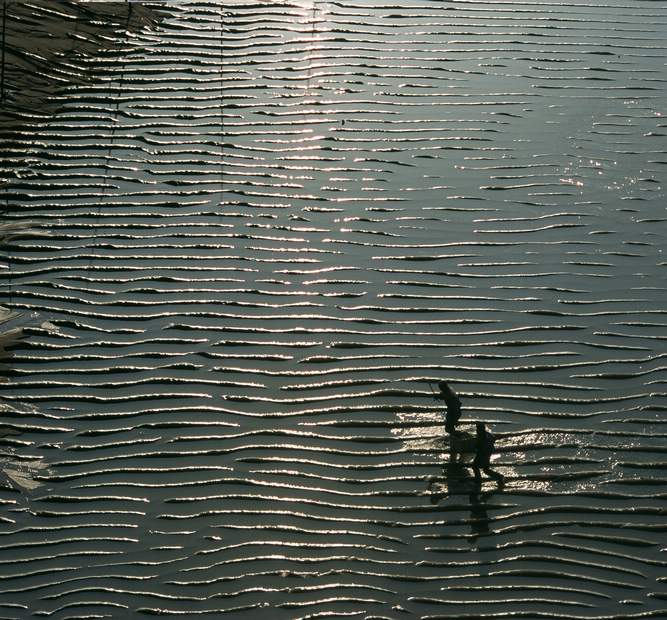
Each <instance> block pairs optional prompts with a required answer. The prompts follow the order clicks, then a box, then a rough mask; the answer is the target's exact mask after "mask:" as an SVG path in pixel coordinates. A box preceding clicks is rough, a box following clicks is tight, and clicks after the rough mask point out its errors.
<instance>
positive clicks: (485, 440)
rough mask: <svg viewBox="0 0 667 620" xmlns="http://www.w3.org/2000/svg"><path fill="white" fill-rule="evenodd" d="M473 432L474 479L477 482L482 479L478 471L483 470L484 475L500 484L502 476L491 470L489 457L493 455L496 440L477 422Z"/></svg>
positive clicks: (482, 424)
mask: <svg viewBox="0 0 667 620" xmlns="http://www.w3.org/2000/svg"><path fill="white" fill-rule="evenodd" d="M475 430H476V436H475V459H474V460H473V462H472V467H473V470H474V472H475V478H476V479H477V480H479V479H480V478H481V477H482V475H481V474H480V473H479V470H480V469H483V470H484V473H485V474H487V475H488V476H490V477H491V478H493V479H494V480H498V481H499V482H502V481H503V479H504V478H503V475H502V474H499V473H498V472H495V471H493V470H492V469H491V455H492V454H493V447H494V444H495V441H496V438H495V437H494V436H493V435H492V434H491V433H489V432H488V431H487V430H486V426H485V425H484V423H483V422H477V424H476V425H475Z"/></svg>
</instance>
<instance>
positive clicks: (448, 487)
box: [429, 462, 502, 544]
mask: <svg viewBox="0 0 667 620" xmlns="http://www.w3.org/2000/svg"><path fill="white" fill-rule="evenodd" d="M496 485H497V486H496V488H487V487H488V481H487V480H486V479H483V478H481V477H478V476H475V475H474V474H473V473H472V471H471V469H470V467H469V466H467V465H465V464H464V463H461V462H450V463H446V464H445V465H443V467H442V476H440V477H438V478H436V479H434V480H432V481H431V482H430V484H429V493H430V501H431V504H440V503H441V502H443V501H444V500H445V499H447V498H452V499H454V500H455V501H460V499H461V498H462V497H467V498H468V501H469V508H470V535H469V536H468V539H469V540H470V542H471V543H473V544H475V543H476V542H477V540H478V539H479V538H480V537H483V536H486V535H488V534H489V533H490V529H489V515H488V508H487V506H488V503H489V501H490V499H491V498H492V497H493V496H494V495H495V494H496V493H498V492H499V491H500V490H501V489H502V484H501V483H498V482H497V481H496ZM483 487H484V488H483Z"/></svg>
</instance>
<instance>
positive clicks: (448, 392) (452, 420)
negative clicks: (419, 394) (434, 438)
mask: <svg viewBox="0 0 667 620" xmlns="http://www.w3.org/2000/svg"><path fill="white" fill-rule="evenodd" d="M438 387H439V388H440V394H436V398H437V399H439V400H444V401H445V405H447V413H446V414H445V430H446V431H447V432H448V433H449V434H452V433H453V432H454V431H455V428H456V423H457V422H458V421H459V418H460V417H461V401H460V400H459V397H458V395H457V394H456V392H455V391H454V390H452V388H450V387H449V385H448V383H447V382H446V381H440V383H438Z"/></svg>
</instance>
